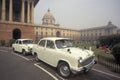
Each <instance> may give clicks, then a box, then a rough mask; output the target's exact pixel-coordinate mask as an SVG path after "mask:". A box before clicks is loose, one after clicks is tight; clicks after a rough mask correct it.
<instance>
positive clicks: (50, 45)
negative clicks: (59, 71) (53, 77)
mask: <svg viewBox="0 0 120 80" xmlns="http://www.w3.org/2000/svg"><path fill="white" fill-rule="evenodd" d="M56 53H57V51H56V49H55V44H54V42H53V41H51V40H47V44H46V48H45V53H44V56H46V57H45V61H46V62H47V63H48V64H50V65H52V66H55V65H56V62H57V61H56V57H57V55H56Z"/></svg>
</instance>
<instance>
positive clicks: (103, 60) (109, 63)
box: [98, 55, 120, 73]
mask: <svg viewBox="0 0 120 80" xmlns="http://www.w3.org/2000/svg"><path fill="white" fill-rule="evenodd" d="M98 63H99V64H102V65H104V66H105V67H107V68H108V69H110V70H111V71H114V72H117V73H120V64H117V63H116V62H115V60H113V59H111V58H108V57H105V56H102V55H98Z"/></svg>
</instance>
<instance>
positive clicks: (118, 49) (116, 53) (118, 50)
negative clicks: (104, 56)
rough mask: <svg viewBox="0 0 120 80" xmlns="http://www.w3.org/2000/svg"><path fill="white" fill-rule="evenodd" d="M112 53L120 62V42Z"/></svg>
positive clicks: (119, 62)
mask: <svg viewBox="0 0 120 80" xmlns="http://www.w3.org/2000/svg"><path fill="white" fill-rule="evenodd" d="M112 54H113V56H114V57H115V59H116V61H117V63H118V64H120V43H119V44H117V45H115V46H114V47H113V49H112Z"/></svg>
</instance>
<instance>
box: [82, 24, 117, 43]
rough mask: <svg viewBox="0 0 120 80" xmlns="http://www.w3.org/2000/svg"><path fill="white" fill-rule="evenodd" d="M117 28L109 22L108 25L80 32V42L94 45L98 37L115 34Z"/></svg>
mask: <svg viewBox="0 0 120 80" xmlns="http://www.w3.org/2000/svg"><path fill="white" fill-rule="evenodd" d="M117 31H118V28H117V26H115V25H113V24H112V23H111V22H108V25H106V26H101V27H95V28H89V29H84V30H80V41H81V42H86V43H89V42H91V43H96V42H97V41H98V39H99V37H100V36H109V35H114V34H117Z"/></svg>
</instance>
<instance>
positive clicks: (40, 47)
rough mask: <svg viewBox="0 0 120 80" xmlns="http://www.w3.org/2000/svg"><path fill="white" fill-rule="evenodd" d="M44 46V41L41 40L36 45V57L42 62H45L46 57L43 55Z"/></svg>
mask: <svg viewBox="0 0 120 80" xmlns="http://www.w3.org/2000/svg"><path fill="white" fill-rule="evenodd" d="M45 44H46V40H41V41H40V42H39V44H38V45H37V55H38V58H39V59H40V60H42V61H45V58H46V56H45V55H44V53H45Z"/></svg>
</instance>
